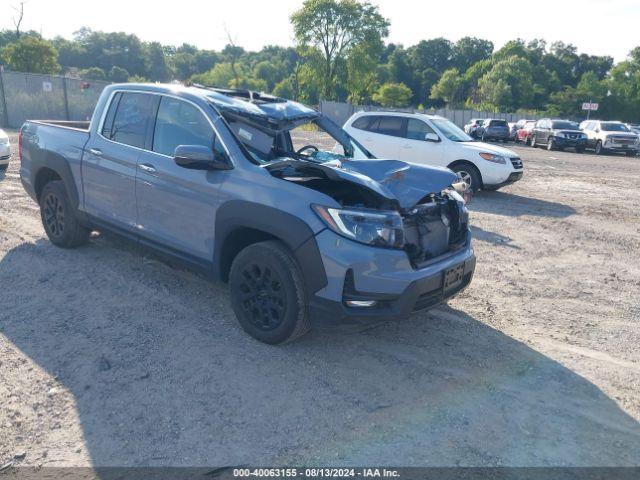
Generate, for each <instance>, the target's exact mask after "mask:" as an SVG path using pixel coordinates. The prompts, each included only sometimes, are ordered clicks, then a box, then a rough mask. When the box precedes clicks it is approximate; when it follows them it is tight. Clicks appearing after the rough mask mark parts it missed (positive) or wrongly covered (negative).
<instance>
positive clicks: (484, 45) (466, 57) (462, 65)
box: [452, 37, 493, 72]
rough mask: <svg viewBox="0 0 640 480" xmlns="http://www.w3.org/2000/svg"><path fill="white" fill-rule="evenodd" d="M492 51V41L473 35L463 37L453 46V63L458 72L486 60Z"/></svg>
mask: <svg viewBox="0 0 640 480" xmlns="http://www.w3.org/2000/svg"><path fill="white" fill-rule="evenodd" d="M492 53H493V43H492V42H490V41H489V40H483V39H481V38H475V37H463V38H461V39H460V40H458V41H457V42H456V44H455V45H454V46H453V58H452V61H453V64H454V65H455V67H456V68H457V69H458V71H460V72H464V71H466V70H467V69H468V68H469V67H470V66H471V65H473V64H474V63H477V62H479V61H481V60H486V59H487V58H489V57H491V54H492Z"/></svg>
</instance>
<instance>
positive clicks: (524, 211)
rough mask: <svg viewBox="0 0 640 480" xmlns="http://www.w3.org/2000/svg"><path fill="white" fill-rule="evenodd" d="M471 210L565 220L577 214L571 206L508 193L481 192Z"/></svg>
mask: <svg viewBox="0 0 640 480" xmlns="http://www.w3.org/2000/svg"><path fill="white" fill-rule="evenodd" d="M469 209H470V210H471V211H476V212H483V213H491V214H495V215H505V216H509V217H520V216H524V215H532V216H538V217H555V218H565V217H569V216H571V215H574V214H575V213H576V210H575V209H574V208H573V207H570V206H569V205H563V204H562V203H557V202H548V201H546V200H539V199H537V198H529V197H523V196H522V195H516V194H513V193H507V192H479V193H478V194H477V195H475V196H474V197H473V200H472V202H471V203H470V204H469Z"/></svg>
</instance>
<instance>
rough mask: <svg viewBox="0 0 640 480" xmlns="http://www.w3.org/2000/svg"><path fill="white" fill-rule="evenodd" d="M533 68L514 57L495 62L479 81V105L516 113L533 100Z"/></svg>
mask: <svg viewBox="0 0 640 480" xmlns="http://www.w3.org/2000/svg"><path fill="white" fill-rule="evenodd" d="M532 84H533V67H532V66H531V63H530V62H529V60H527V59H526V58H522V57H519V56H516V55H512V56H510V57H506V58H504V59H503V60H500V61H498V62H496V63H495V64H494V65H493V66H492V67H491V70H489V71H488V72H487V73H486V74H485V75H484V76H483V77H482V78H481V79H480V80H479V81H478V88H479V91H478V93H479V97H480V103H481V104H483V105H485V106H487V107H489V108H491V109H494V110H501V111H516V110H517V109H519V108H523V107H528V106H529V105H530V104H531V102H532V100H533V92H532V90H531V85H532Z"/></svg>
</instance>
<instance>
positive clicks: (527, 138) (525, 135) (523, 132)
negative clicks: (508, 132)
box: [515, 120, 536, 145]
mask: <svg viewBox="0 0 640 480" xmlns="http://www.w3.org/2000/svg"><path fill="white" fill-rule="evenodd" d="M535 127H536V121H535V120H529V121H527V123H525V124H524V127H522V128H521V129H520V130H518V132H517V133H516V139H515V142H516V143H519V142H522V143H524V144H525V145H531V136H532V134H533V129H534V128H535Z"/></svg>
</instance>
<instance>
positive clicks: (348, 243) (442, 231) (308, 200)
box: [20, 84, 475, 344]
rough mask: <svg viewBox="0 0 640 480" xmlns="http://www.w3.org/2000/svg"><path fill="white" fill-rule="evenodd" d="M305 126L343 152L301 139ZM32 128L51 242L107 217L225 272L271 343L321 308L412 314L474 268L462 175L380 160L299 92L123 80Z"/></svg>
mask: <svg viewBox="0 0 640 480" xmlns="http://www.w3.org/2000/svg"><path fill="white" fill-rule="evenodd" d="M303 125H307V126H308V127H313V128H314V129H317V130H319V131H320V132H324V135H326V136H327V138H332V142H336V143H337V145H339V147H340V148H339V150H340V151H339V152H328V151H323V150H321V149H320V146H317V145H313V144H307V143H308V142H307V143H302V145H301V146H299V145H297V144H295V143H294V141H293V139H292V136H291V134H290V132H291V130H292V129H294V128H296V127H298V126H303ZM20 135H21V145H22V149H21V152H22V153H21V169H20V175H21V178H22V182H23V185H24V188H25V190H26V191H27V192H28V193H29V195H30V196H31V197H32V198H33V199H34V200H35V201H36V202H38V203H39V205H40V212H41V217H42V222H43V224H44V229H45V232H46V234H47V236H48V237H49V239H50V240H51V242H52V243H53V244H54V245H57V246H59V247H63V248H70V247H75V246H78V245H81V244H83V243H85V242H87V240H88V238H89V232H90V231H91V230H92V229H98V230H110V231H114V232H117V233H120V234H122V235H124V236H125V237H128V238H130V239H132V240H134V241H137V242H139V243H140V244H143V245H146V246H149V247H152V248H155V249H156V250H158V251H159V252H161V253H164V254H166V255H169V256H171V257H173V258H176V259H178V260H181V261H183V262H184V263H186V264H188V265H191V266H193V267H195V268H197V269H200V270H202V271H204V272H205V273H206V274H208V275H209V276H211V277H213V278H219V279H222V280H224V281H228V283H229V286H230V287H229V291H230V296H231V305H232V307H233V310H234V312H235V314H236V316H237V318H238V321H239V323H240V325H241V326H242V327H243V328H244V330H246V331H247V332H248V333H249V334H250V335H251V336H253V337H254V338H256V339H258V340H260V341H262V342H266V343H270V344H279V343H283V342H287V341H290V340H293V339H295V338H296V337H299V336H301V335H302V334H304V333H305V332H306V331H307V330H308V329H309V328H310V325H311V322H315V321H325V322H330V323H334V324H335V323H338V324H342V323H345V322H347V323H348V322H362V321H366V320H369V319H382V318H399V317H406V316H409V315H410V314H411V313H412V312H415V311H418V310H422V309H425V308H428V307H431V306H433V305H436V304H438V303H441V302H443V301H445V300H447V299H448V298H451V297H452V296H454V295H455V294H457V293H458V292H460V291H461V290H462V289H464V288H465V287H466V286H467V285H468V284H469V283H470V282H471V278H472V276H473V272H474V269H475V256H474V253H473V249H472V247H471V233H470V231H469V225H468V212H467V209H466V207H465V204H464V201H463V199H462V197H461V196H460V194H459V192H461V191H463V189H462V184H461V182H459V181H458V178H457V177H456V175H455V174H453V173H452V172H451V171H448V170H445V169H439V168H431V167H426V166H420V165H410V164H407V163H405V162H401V161H398V160H378V159H376V158H374V157H373V156H372V155H371V154H370V153H369V152H368V150H367V149H366V148H364V147H363V146H362V145H361V144H360V143H358V142H357V141H356V140H354V139H353V138H352V137H351V136H349V135H348V134H347V133H346V132H345V131H344V130H342V129H341V128H340V127H338V126H337V125H335V124H334V123H333V122H331V121H330V120H329V119H328V118H326V117H325V116H323V115H322V114H321V113H320V112H318V111H316V110H313V109H311V108H308V107H305V106H303V105H301V104H298V103H295V102H291V101H287V100H284V99H281V98H276V97H273V96H270V95H265V94H261V93H257V92H248V91H246V90H238V91H235V90H220V89H208V88H204V87H180V86H176V85H160V84H155V85H150V84H122V85H117V84H114V85H109V86H107V87H106V88H105V89H104V90H103V92H102V95H101V96H100V99H99V101H98V104H97V106H96V109H95V111H94V113H93V117H92V120H91V122H90V123H89V122H55V121H50V122H45V121H28V122H26V123H25V124H24V125H23V127H22V129H21V133H20ZM456 189H458V190H456Z"/></svg>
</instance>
